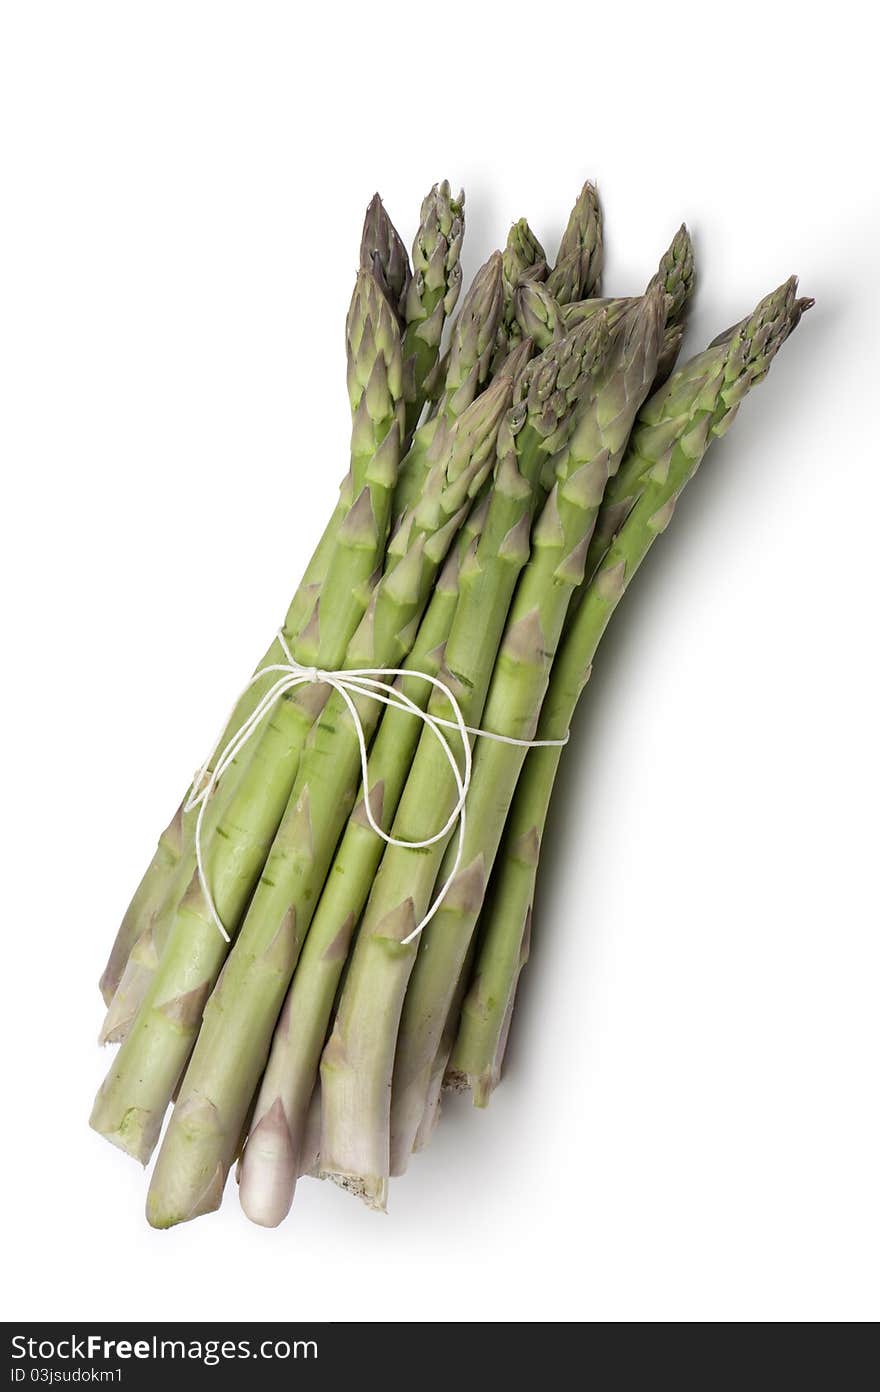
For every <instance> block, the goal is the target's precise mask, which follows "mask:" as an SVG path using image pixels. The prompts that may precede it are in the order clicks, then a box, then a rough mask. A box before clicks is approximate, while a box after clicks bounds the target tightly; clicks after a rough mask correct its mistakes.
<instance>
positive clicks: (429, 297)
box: [403, 180, 464, 435]
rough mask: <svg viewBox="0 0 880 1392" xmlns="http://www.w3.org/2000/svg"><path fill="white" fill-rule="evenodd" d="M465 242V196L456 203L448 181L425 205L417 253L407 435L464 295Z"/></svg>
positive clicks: (408, 306)
mask: <svg viewBox="0 0 880 1392" xmlns="http://www.w3.org/2000/svg"><path fill="white" fill-rule="evenodd" d="M463 236H464V194H463V193H460V194H459V195H458V198H453V197H452V191H451V189H450V187H449V184H448V183H447V182H446V180H444V181H443V183H442V184H435V185H434V187H433V188H432V189H431V192H430V193H429V194H428V195H427V197H426V198H425V200H424V202H423V203H422V211H421V220H420V223H419V230H418V232H417V233H416V238H415V241H414V243H413V251H412V262H413V272H414V274H413V276H412V279H411V280H410V282H409V285H408V287H407V291H406V301H405V305H404V318H405V320H406V330H405V332H404V335H403V363H404V375H405V381H406V433H407V435H409V434H411V432H412V431H413V430H414V429H415V427H416V426H417V425H418V422H419V417H420V415H421V414H422V409H423V407H424V404H425V401H426V399H427V395H428V388H429V384H430V379H431V374H432V372H433V370H434V368H435V366H436V364H437V359H438V358H439V356H440V340H441V338H442V335H443V326H444V324H445V323H446V320H447V318H448V317H449V315H450V314H451V313H452V311H453V309H454V308H455V304H456V301H457V300H458V295H459V291H460V290H461V260H460V258H461V243H462V238H463Z"/></svg>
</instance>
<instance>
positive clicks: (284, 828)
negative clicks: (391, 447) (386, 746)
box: [123, 380, 511, 1227]
mask: <svg viewBox="0 0 880 1392" xmlns="http://www.w3.org/2000/svg"><path fill="white" fill-rule="evenodd" d="M510 393H511V383H510V382H509V381H507V380H501V381H499V382H498V383H496V384H495V385H494V386H493V387H491V388H490V389H489V390H488V391H487V392H484V393H483V395H482V396H480V397H478V398H477V400H476V401H475V402H474V403H473V405H472V406H471V407H469V409H468V411H466V412H465V413H464V415H463V416H462V417H461V419H460V420H459V422H458V424H457V426H456V428H455V430H454V432H453V437H452V441H451V444H450V446H449V447H448V448H447V449H446V450H445V451H444V453H443V455H442V457H441V458H440V459H439V460H438V461H437V463H436V465H435V467H434V468H433V469H432V470H431V473H430V475H429V478H428V482H427V484H426V487H425V492H424V495H423V497H422V499H421V501H420V502H419V505H418V507H417V508H416V509H415V510H414V511H413V513H412V514H411V516H410V518H409V519H408V522H407V524H406V526H405V527H404V528H403V529H402V534H401V535H400V536H398V538H396V541H395V545H396V547H397V548H398V549H399V551H400V559H399V561H398V562H397V564H392V566H391V567H390V569H388V570H386V573H385V576H384V577H383V579H382V580H381V582H380V583H379V585H378V586H377V588H376V590H375V593H374V598H373V601H372V603H371V606H370V609H369V611H368V613H367V614H366V615H365V617H364V621H363V623H362V624H361V626H360V628H359V630H358V632H357V633H356V634H355V635H354V637H353V639H352V641H351V643H350V644H349V650H348V655H347V657H348V666H350V667H355V668H362V667H385V666H392V667H397V666H399V665H400V663H401V662H402V661H404V660H405V659H406V657H407V655H408V653H409V651H410V648H411V647H412V644H413V642H414V640H415V636H416V632H417V629H418V624H419V619H420V616H421V614H422V610H423V609H424V607H425V605H426V602H427V600H428V599H429V597H430V595H431V592H432V590H433V588H434V584H435V581H436V578H437V574H438V571H439V569H440V567H441V566H442V564H443V562H444V559H445V557H446V553H447V551H448V550H449V547H450V546H451V544H452V543H453V541H454V539H455V536H456V534H457V532H458V530H459V528H460V527H461V525H462V523H463V522H464V520H465V518H466V516H467V513H468V511H469V510H470V501H471V498H472V496H473V494H474V493H476V492H478V491H479V489H480V487H481V486H482V483H483V481H484V480H485V478H486V477H487V475H488V473H489V470H490V468H491V463H492V460H493V458H494V453H495V441H496V437H497V433H498V428H499V426H500V423H501V420H502V417H503V415H504V413H505V411H506V410H507V406H508V403H509V400H510ZM355 700H356V704H357V708H358V713H359V716H360V720H361V724H362V727H363V731H364V737H365V741H366V743H367V744H369V741H370V738H371V737H372V734H373V732H374V730H375V728H376V725H377V724H378V719H379V715H380V713H381V709H382V708H381V706H380V705H379V704H378V703H377V702H375V701H370V700H366V699H364V698H355ZM359 770H360V746H359V742H358V738H357V734H356V731H355V728H354V726H353V722H352V719H351V716H350V714H349V711H348V708H347V706H346V704H345V702H344V701H343V699H342V697H341V696H340V695H339V693H338V692H337V693H334V695H333V696H332V697H331V698H330V700H329V701H328V702H327V705H326V708H325V710H324V711H323V712H322V714H321V716H320V718H319V720H318V721H317V723H316V725H315V728H314V730H313V732H312V736H311V738H310V740H309V745H308V747H307V749H306V751H305V754H304V757H303V760H302V764H301V766H300V770H299V773H298V776H297V779H296V782H295V784H294V786H293V789H292V791H291V793H290V798H289V802H288V807H287V810H286V812H285V815H284V817H283V820H282V821H281V825H280V826H279V829H278V834H277V835H276V837H275V840H274V842H273V845H272V848H271V851H270V853H269V856H268V859H267V860H266V864H265V869H264V871H263V874H262V877H261V879H260V882H259V884H258V885H257V887H256V891H255V893H254V896H253V900H252V902H251V904H250V907H249V909H248V913H247V917H246V919H245V922H244V924H243V926H242V929H241V931H240V933H239V936H238V939H237V941H236V943H235V946H234V947H233V949H232V951H231V953H230V955H229V957H228V959H227V962H226V966H225V969H224V972H223V978H222V981H221V982H220V983H219V984H218V987H217V989H216V990H215V991H214V994H213V995H212V996H211V998H210V1000H209V1002H208V1005H207V1008H206V1009H205V1014H204V1019H203V1021H202V1026H201V1030H200V1031H199V1034H198V1039H197V1041H196V1043H195V1048H194V1050H193V1055H192V1058H191V1060H190V1063H189V1066H188V1068H187V1070H186V1074H185V1076H184V1079H183V1082H182V1084H181V1088H180V1093H179V1096H178V1100H177V1105H176V1107H175V1110H174V1114H173V1116H172V1118H171V1121H170V1124H169V1126H168V1130H167V1132H166V1135H165V1138H164V1141H163V1144H162V1147H161V1151H160V1154H159V1157H158V1160H157V1163H156V1168H155V1170H154V1173H153V1179H152V1183H151V1185H150V1192H149V1196H148V1200H147V1216H148V1219H149V1221H150V1222H151V1223H152V1224H153V1225H154V1226H157V1227H168V1226H171V1225H172V1224H173V1223H177V1222H181V1221H184V1220H186V1219H188V1218H192V1217H196V1216H197V1215H198V1214H200V1213H205V1212H209V1211H211V1210H212V1209H214V1208H216V1207H217V1205H218V1204H219V1202H220V1197H221V1194H222V1189H223V1184H224V1182H225V1177H226V1173H227V1170H228V1168H229V1165H230V1163H231V1161H232V1158H233V1154H234V1147H235V1142H236V1139H237V1136H238V1134H239V1131H240V1129H241V1125H242V1121H243V1118H244V1115H245V1113H246V1111H247V1108H248V1106H249V1105H250V1102H251V1099H252V1098H253V1096H254V1092H255V1090H256V1087H257V1084H258V1082H259V1079H260V1076H261V1074H262V1072H263V1069H264V1067H265V1064H266V1059H267V1056H268V1052H269V1046H270V1043H271V1039H272V1033H273V1030H274V1028H275V1024H276V1021H277V1018H278V1013H279V1011H280V1009H281V1006H282V1004H283V1001H284V997H285V994H286V992H287V988H288V986H289V984H290V979H291V976H292V974H293V971H294V968H295V966H296V961H297V958H298V955H299V950H300V947H301V945H302V942H303V939H304V937H305V934H306V932H307V930H308V926H309V922H310V920H311V917H312V914H313V912H314V908H315V905H316V903H317V900H318V896H319V893H320V890H321V887H322V885H323V884H324V881H325V879H326V875H327V871H328V868H329V864H330V861H331V859H332V856H333V852H334V849H335V847H336V843H337V841H338V839H339V836H340V833H341V832H342V830H343V828H344V826H345V823H346V820H347V818H348V815H349V813H350V811H351V809H352V806H353V803H354V798H355V793H356V791H357V787H358V782H359ZM220 948H222V944H220V943H219V940H218V935H217V934H216V931H212V925H211V924H210V923H208V922H206V921H204V919H202V920H201V921H195V922H193V923H191V924H188V925H187V934H186V937H185V938H184V940H183V941H182V951H183V952H184V954H185V956H186V957H187V959H188V960H192V957H193V955H194V954H196V952H198V954H199V959H200V969H199V976H200V979H202V980H207V981H208V982H209V983H210V982H212V981H213V980H214V979H216V974H217V971H218V970H219V967H220V964H221V962H222V957H223V953H222V951H220V950H219V949H220ZM166 955H167V954H166ZM164 966H165V962H164V959H163V964H162V967H161V968H160V975H161V974H162V971H163V970H164ZM194 1036H195V1030H194V1029H193V1030H191V1031H190V1032H189V1039H188V1040H187V1041H186V1043H187V1045H188V1044H189V1043H190V1042H191V1041H192V1039H193V1038H194ZM127 1042H128V1041H126V1043H127ZM124 1047H125V1046H123V1048H124ZM171 1052H175V1053H176V1055H177V1057H176V1058H175V1060H174V1067H175V1068H179V1066H180V1064H182V1062H183V1061H184V1059H185V1057H186V1054H185V1052H183V1054H182V1057H181V1052H182V1051H181V1050H180V1049H176V1050H169V1051H168V1053H171ZM156 1071H157V1069H156V1063H155V1060H154V1061H153V1067H152V1075H153V1077H154V1078H155V1075H156ZM171 1071H172V1070H171V1067H170V1066H169V1067H168V1070H167V1075H169V1074H170V1072H171ZM167 1075H166V1076H167ZM135 1081H136V1080H133V1079H132V1080H130V1083H131V1084H132V1085H133V1084H134V1082H135ZM129 1095H130V1094H129ZM169 1096H170V1088H167V1087H166V1088H164V1089H163V1093H162V1096H161V1097H160V1098H158V1099H157V1102H158V1103H159V1104H160V1105H161V1107H162V1110H163V1111H164V1107H165V1105H167V1101H168V1098H169ZM154 1110H155V1112H156V1113H158V1111H159V1106H158V1105H157V1106H155V1109H154Z"/></svg>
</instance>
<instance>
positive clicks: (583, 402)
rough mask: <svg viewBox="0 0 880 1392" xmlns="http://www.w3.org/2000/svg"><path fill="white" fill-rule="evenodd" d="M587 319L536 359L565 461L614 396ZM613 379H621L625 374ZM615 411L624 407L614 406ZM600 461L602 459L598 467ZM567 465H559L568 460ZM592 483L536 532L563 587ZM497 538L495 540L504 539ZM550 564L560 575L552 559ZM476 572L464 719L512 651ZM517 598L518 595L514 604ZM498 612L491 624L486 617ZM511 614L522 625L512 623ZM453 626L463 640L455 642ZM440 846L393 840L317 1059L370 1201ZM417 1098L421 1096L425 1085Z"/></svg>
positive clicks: (437, 779) (447, 781)
mask: <svg viewBox="0 0 880 1392" xmlns="http://www.w3.org/2000/svg"><path fill="white" fill-rule="evenodd" d="M585 329H586V336H584V337H582V336H581V333H580V332H579V331H576V334H575V335H574V337H569V338H568V339H565V340H563V341H562V342H561V343H560V344H559V345H554V348H553V349H552V350H551V352H550V354H549V355H545V356H544V358H543V359H539V360H538V363H536V364H534V365H533V369H534V372H533V379H532V380H533V381H534V382H536V383H541V382H542V381H543V378H544V376H545V375H547V376H548V377H549V380H548V382H547V387H549V394H548V395H546V397H545V399H546V402H547V406H548V408H549V411H550V417H549V420H548V422H547V424H549V425H550V427H551V432H552V435H551V440H552V443H551V447H550V450H549V451H548V452H549V453H551V454H553V455H556V456H558V457H560V459H561V461H565V467H566V468H567V467H568V462H569V461H573V460H575V459H578V458H579V457H580V456H581V454H582V451H583V450H584V449H585V448H589V447H590V446H589V443H588V439H587V437H588V436H590V435H591V434H594V433H595V418H596V415H597V412H598V411H599V409H600V408H599V405H598V402H600V401H601V403H602V406H601V409H602V410H603V412H607V410H608V408H610V407H611V406H612V398H611V392H610V389H609V388H608V385H607V383H605V381H604V371H603V369H604V366H605V357H606V353H607V351H608V348H609V344H608V341H607V334H606V333H605V324H604V320H603V319H601V318H600V319H599V320H598V321H597V322H596V324H595V330H596V332H595V336H593V335H592V334H591V332H590V329H591V326H590V325H586V326H585ZM573 350H574V351H573ZM560 361H561V362H562V363H563V364H564V366H563V367H562V368H560V367H558V366H557V364H559V362H560ZM548 367H549V368H551V369H553V371H552V374H551V373H548V372H547V369H548ZM545 390H546V389H545ZM616 390H618V391H619V384H617V386H616ZM566 397H567V398H568V399H567V401H566ZM560 412H562V416H561V419H562V421H564V429H565V437H564V438H560V429H559V421H560V416H559V413H560ZM612 414H615V415H616V411H613V412H612ZM518 438H519V437H518ZM520 450H521V451H522V452H521V454H520V463H521V465H522V462H523V459H524V458H525V459H529V462H531V460H530V456H529V452H527V451H523V450H522V446H520ZM535 465H536V467H535ZM535 465H533V466H532V473H531V478H532V481H533V482H532V490H531V492H532V495H533V496H534V491H535V485H536V484H537V482H538V480H539V479H540V475H541V473H542V464H541V461H540V460H539V461H535ZM512 467H513V466H512V465H511V468H512ZM601 467H602V465H601V462H600V464H599V469H600V470H601ZM560 469H563V463H562V462H561V463H560ZM573 472H574V469H572V473H573ZM593 472H596V471H593ZM518 477H519V478H520V479H521V478H522V475H521V474H518ZM566 481H568V480H567V479H566ZM596 486H598V483H597V480H596V478H594V477H592V474H591V473H590V469H589V467H588V468H587V473H586V474H580V475H579V477H578V479H577V481H574V479H572V480H571V488H570V491H569V492H568V493H567V494H566V495H565V497H564V498H563V497H562V494H561V492H560V491H559V490H554V494H553V495H552V496H551V499H550V500H549V501H548V503H547V504H546V505H545V509H544V512H543V513H542V518H543V519H544V525H543V526H537V527H536V531H535V536H536V539H537V538H540V539H541V544H543V543H544V542H547V543H549V540H550V536H551V534H552V535H553V536H554V537H557V535H558V533H560V532H561V533H562V539H561V542H560V544H561V546H562V548H563V549H562V551H561V554H559V555H557V556H556V560H555V564H554V567H553V569H558V570H559V579H558V581H557V582H556V584H555V585H554V586H553V588H558V589H560V590H564V591H565V593H566V596H567V595H568V593H569V592H570V590H569V583H568V581H567V579H564V578H563V577H567V576H568V575H569V573H570V572H573V571H575V570H576V569H577V565H578V545H579V542H577V541H575V542H572V534H573V531H574V524H573V522H572V518H573V517H574V516H575V515H577V516H578V517H580V516H581V515H582V514H583V512H584V510H585V506H586V504H585V503H584V501H583V500H584V499H585V498H588V497H589V496H590V488H591V487H596ZM501 488H502V480H501V475H500V473H499V479H498V482H497V483H496V496H497V497H503V496H504V493H503V492H500V493H499V490H500V489H501ZM510 492H511V493H512V494H514V495H515V494H520V495H522V497H523V505H521V511H520V517H519V519H518V521H517V527H518V530H519V531H520V532H521V533H522V542H520V541H519V540H518V544H517V559H518V567H517V568H519V567H520V566H521V565H522V562H523V560H525V557H526V556H527V554H528V545H527V532H526V529H527V527H528V522H529V514H530V510H529V509H528V508H527V503H528V498H527V490H526V489H525V488H523V486H522V483H521V482H520V483H519V484H518V485H517V487H516V489H515V490H514V489H511V490H510ZM560 499H561V501H560ZM494 501H495V500H494V498H493V503H494ZM490 522H491V507H490V521H489V522H487V527H486V532H485V533H484V536H483V539H482V541H481V543H480V550H484V551H487V552H488V553H489V554H488V555H487V557H486V560H487V563H488V562H489V561H491V560H492V554H491V529H490ZM569 543H571V544H569ZM495 545H496V547H497V542H496V543H495ZM584 549H585V548H584ZM520 558H521V559H520ZM478 560H479V550H478ZM531 566H532V562H529V568H531ZM485 570H486V574H488V575H491V570H489V568H488V564H487V566H486V568H485ZM526 573H528V569H527V572H526ZM550 573H551V575H552V570H551V572H550ZM514 578H515V577H514ZM475 582H476V583H475V584H474V586H473V588H472V589H470V588H468V589H466V588H465V585H466V577H465V575H462V580H461V585H462V597H461V599H460V601H459V610H460V615H457V616H456V622H455V624H454V625H453V633H452V634H451V635H450V641H449V643H448V644H447V667H448V668H449V671H450V679H451V680H452V682H453V684H454V687H455V694H456V696H457V698H458V700H459V703H460V705H461V707H462V711H463V714H464V717H465V720H466V721H467V722H468V724H471V725H475V724H477V723H479V722H480V717H481V715H483V702H484V700H485V697H486V692H487V689H488V688H489V682H490V679H491V681H492V683H493V685H494V681H495V678H493V677H492V670H493V667H495V668H496V670H497V668H498V666H503V665H504V663H505V660H506V659H505V647H502V648H501V652H500V653H499V656H498V659H497V663H496V652H497V651H498V644H499V641H500V638H501V634H502V632H503V631H504V627H505V619H506V616H507V607H508V603H509V597H510V593H511V591H510V590H507V591H506V592H505V593H504V596H503V598H504V602H503V604H502V605H501V606H499V607H497V608H496V606H494V605H490V604H488V603H487V602H486V597H485V595H481V593H480V586H481V584H482V583H484V582H483V581H482V577H481V576H480V574H479V572H477V573H476V574H475ZM518 593H519V590H518V591H517V594H518ZM517 603H518V601H517V600H514V606H513V612H514V613H515V612H516V609H517ZM459 618H460V619H461V622H460V623H459ZM493 619H494V622H492V620H493ZM490 622H492V628H491V630H490V629H489V627H488V625H489V624H490ZM511 625H514V627H513V629H511ZM508 631H509V632H511V631H512V632H513V639H512V640H511V644H510V645H509V646H510V650H511V651H514V650H516V647H517V638H516V634H517V633H518V632H522V628H521V626H520V627H519V628H517V627H516V625H515V624H514V620H513V616H512V615H511V618H510V619H509V620H508ZM456 637H457V638H458V642H457V644H454V643H453V639H454V638H456ZM462 658H464V662H463V661H462ZM462 678H464V680H463V679H462ZM490 702H491V697H490ZM487 714H488V707H487ZM483 723H484V724H485V723H486V715H483ZM490 728H491V727H490ZM498 747H499V748H500V747H501V746H498ZM477 757H478V758H479V751H478V756H477ZM443 765H444V761H443V759H442V755H440V754H439V753H438V751H437V750H435V748H434V746H433V744H432V743H430V742H429V740H427V739H426V738H424V737H423V740H422V742H421V744H420V747H419V751H418V753H417V755H416V759H415V761H414V763H413V767H412V771H411V773H410V776H409V779H408V780H407V785H406V789H405V791H404V794H403V798H402V801H401V805H400V808H399V810H398V815H397V817H396V819H395V823H394V832H395V835H396V836H398V837H400V838H401V839H403V840H406V841H412V840H420V839H423V838H424V837H426V836H429V835H431V833H432V832H433V831H436V826H437V822H438V821H439V822H440V823H441V824H442V821H443V818H444V816H445V815H448V812H449V811H451V808H452V805H453V804H454V802H455V793H456V789H455V785H454V782H453V780H452V777H451V774H450V772H449V770H448V769H447V768H444V766H443ZM442 851H443V843H442V842H441V843H438V844H437V845H436V846H434V847H431V848H429V849H426V850H422V851H411V850H408V849H406V848H403V847H397V846H392V847H389V848H388V849H387V851H386V853H385V855H384V857H383V860H382V865H381V868H380V870H379V874H378V875H377V877H376V881H375V883H374V885H373V889H372V892H371V895H370V901H369V904H368V907H367V911H366V914H365V917H364V922H363V924H362V927H361V931H360V935H359V937H358V941H357V944H356V946H355V950H354V954H353V956H352V961H351V965H350V968H349V973H348V976H347V978H346V983H345V987H344V989H343V994H342V999H341V1002H340V1006H339V1009H338V1011H337V1015H336V1022H335V1024H334V1028H333V1033H332V1035H331V1038H330V1041H329V1043H328V1045H327V1048H326V1049H325V1051H324V1057H323V1060H322V1064H321V1079H322V1093H323V1132H322V1143H321V1155H322V1167H323V1168H324V1169H325V1170H327V1171H328V1172H331V1173H335V1174H342V1175H345V1176H348V1177H349V1179H350V1180H351V1181H353V1182H355V1183H357V1184H358V1185H359V1186H360V1188H361V1191H362V1192H363V1195H364V1197H365V1198H366V1199H367V1201H368V1202H371V1203H373V1204H375V1205H377V1206H382V1205H383V1204H384V1199H385V1190H386V1184H387V1177H388V1174H389V1163H390V1160H389V1129H388V1122H389V1118H388V1094H389V1084H390V1081H391V1068H392V1064H393V1058H394V1045H395V1034H396V1023H397V1020H398V1018H399V1012H400V1007H401V1003H402V998H403V994H404V992H405V990H406V983H407V979H408V977H409V972H410V970H411V966H412V961H413V958H414V957H415V945H414V944H404V942H403V939H404V938H406V937H407V936H408V934H409V933H410V932H411V931H412V929H413V927H414V926H415V923H416V921H417V919H420V918H421V917H422V915H423V913H424V911H425V909H426V908H427V903H428V900H429V899H430V895H431V892H432V890H433V887H434V881H435V879H436V875H437V869H438V865H439V862H440V861H441V859H442ZM480 879H481V871H480V867H479V865H477V864H471V863H470V861H468V862H467V863H466V868H465V869H464V870H462V871H461V873H460V874H459V876H458V877H457V879H456V881H455V883H454V884H453V886H452V888H451V890H450V892H449V897H448V899H447V901H446V903H447V904H452V903H454V902H457V901H458V900H460V899H461V898H462V897H463V898H465V899H467V900H468V901H470V900H472V899H474V898H476V897H480V898H481V897H482V885H481V883H480ZM442 912H443V910H441V914H442ZM432 930H433V925H432ZM432 930H430V931H432ZM454 984H455V983H454V982H453V985H454ZM441 1026H442V1021H441ZM435 1052H436V1049H435V1050H434V1051H432V1060H433V1056H434V1053H435ZM421 1103H422V1106H423V1103H424V1095H423V1097H422V1099H421ZM422 1106H420V1109H419V1117H420V1116H421V1111H422ZM417 1121H418V1119H417Z"/></svg>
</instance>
